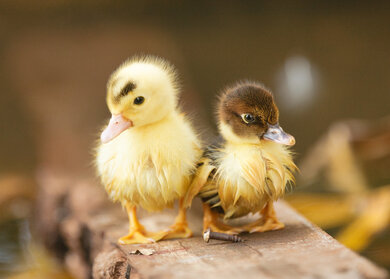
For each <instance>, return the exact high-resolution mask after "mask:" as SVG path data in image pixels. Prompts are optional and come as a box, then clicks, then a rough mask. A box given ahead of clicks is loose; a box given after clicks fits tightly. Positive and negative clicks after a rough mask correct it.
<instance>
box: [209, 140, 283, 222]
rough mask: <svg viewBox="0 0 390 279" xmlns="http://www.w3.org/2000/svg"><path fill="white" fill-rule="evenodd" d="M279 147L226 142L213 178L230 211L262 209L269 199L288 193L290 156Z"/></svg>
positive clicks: (229, 212) (226, 210)
mask: <svg viewBox="0 0 390 279" xmlns="http://www.w3.org/2000/svg"><path fill="white" fill-rule="evenodd" d="M267 147H268V148H267ZM277 150H278V149H277ZM277 150H273V149H272V148H269V146H267V145H265V146H258V145H226V146H225V147H224V148H223V149H222V150H221V152H220V153H219V158H217V159H216V162H217V171H216V174H215V176H214V179H213V180H214V183H215V185H216V187H217V189H218V194H219V197H220V200H221V205H222V207H223V208H224V210H225V212H227V214H228V215H229V214H230V215H231V216H239V215H245V214H247V213H249V212H256V211H259V210H260V209H261V208H262V207H263V206H264V205H265V203H266V202H267V201H268V200H269V199H277V198H278V197H280V196H281V195H282V194H283V193H284V189H285V185H286V182H287V178H288V177H287V174H286V168H285V166H284V164H283V160H284V159H286V158H284V155H283V154H285V153H284V152H282V153H280V152H279V153H278V152H277Z"/></svg>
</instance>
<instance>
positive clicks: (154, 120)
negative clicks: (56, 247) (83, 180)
mask: <svg viewBox="0 0 390 279" xmlns="http://www.w3.org/2000/svg"><path fill="white" fill-rule="evenodd" d="M178 93H179V88H178V81H177V74H176V72H175V70H174V68H173V66H171V65H170V64H169V63H168V62H166V61H165V60H163V59H161V58H157V57H153V56H144V57H135V58H132V59H129V60H127V61H126V62H124V63H123V64H122V65H121V66H120V67H119V68H118V69H117V70H115V71H114V73H113V74H112V75H111V77H110V78H109V81H108V83H107V98H106V102H107V105H108V108H109V110H110V112H111V113H112V117H111V119H110V121H109V124H108V126H107V127H106V128H105V129H104V131H103V132H102V134H101V143H100V144H99V146H98V148H97V153H96V166H97V172H98V175H99V176H100V178H101V181H102V184H103V185H104V186H105V189H106V191H107V193H108V195H109V197H110V199H111V200H112V201H114V202H120V203H121V204H122V206H123V207H125V208H126V211H127V214H128V217H129V222H130V228H129V233H128V235H126V236H124V237H122V238H120V239H119V243H121V244H132V243H151V242H155V241H158V240H161V239H170V238H187V237H190V236H191V235H192V232H191V230H190V229H189V227H188V224H187V221H186V208H185V207H184V206H183V197H184V195H185V194H186V192H187V190H188V187H189V185H190V182H191V180H192V176H193V174H194V173H195V171H196V164H197V161H198V160H199V158H200V156H201V153H202V151H201V145H200V141H199V139H198V137H197V135H196V133H195V131H194V130H193V128H192V126H191V124H190V122H189V120H187V119H186V117H185V116H184V115H183V113H181V112H180V110H179V109H178V107H177V102H178V100H177V99H178ZM176 200H179V214H178V216H177V217H176V220H175V223H174V224H173V225H172V226H171V227H170V229H168V230H165V231H161V232H157V233H151V232H148V231H146V229H145V228H144V227H143V226H142V225H141V224H140V222H139V220H138V219H137V214H136V209H137V207H142V208H144V209H146V210H148V211H151V212H154V211H160V210H162V209H164V208H169V207H172V206H173V204H174V202H175V201H176Z"/></svg>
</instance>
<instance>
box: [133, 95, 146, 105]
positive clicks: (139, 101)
mask: <svg viewBox="0 0 390 279" xmlns="http://www.w3.org/2000/svg"><path fill="white" fill-rule="evenodd" d="M144 101H145V98H144V97H142V96H138V97H136V98H135V99H134V104H135V105H140V104H142V103H143V102H144Z"/></svg>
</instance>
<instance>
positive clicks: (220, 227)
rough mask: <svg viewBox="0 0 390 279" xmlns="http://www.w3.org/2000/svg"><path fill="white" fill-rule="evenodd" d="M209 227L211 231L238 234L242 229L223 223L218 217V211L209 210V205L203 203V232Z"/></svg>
mask: <svg viewBox="0 0 390 279" xmlns="http://www.w3.org/2000/svg"><path fill="white" fill-rule="evenodd" d="M208 228H210V230H211V231H213V232H221V233H227V234H238V233H240V232H242V231H243V230H242V229H240V228H239V227H232V226H229V225H226V224H224V223H223V222H221V221H220V220H219V219H218V213H217V212H214V211H212V210H211V208H210V205H209V204H207V203H203V232H204V231H206V230H207V229H208Z"/></svg>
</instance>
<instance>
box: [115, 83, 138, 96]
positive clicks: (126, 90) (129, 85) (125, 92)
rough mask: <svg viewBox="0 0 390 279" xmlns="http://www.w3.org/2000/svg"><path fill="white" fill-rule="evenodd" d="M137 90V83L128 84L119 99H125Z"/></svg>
mask: <svg viewBox="0 0 390 279" xmlns="http://www.w3.org/2000/svg"><path fill="white" fill-rule="evenodd" d="M135 88H136V85H135V83H133V82H129V83H128V84H126V85H125V87H123V88H122V90H121V93H119V95H118V97H124V96H126V95H127V94H129V92H131V91H133V90H134V89H135Z"/></svg>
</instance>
